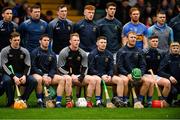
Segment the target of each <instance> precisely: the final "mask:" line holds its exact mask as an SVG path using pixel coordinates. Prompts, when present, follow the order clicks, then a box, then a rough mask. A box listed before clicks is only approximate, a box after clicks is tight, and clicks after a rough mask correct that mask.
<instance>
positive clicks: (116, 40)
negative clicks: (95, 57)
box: [97, 18, 122, 53]
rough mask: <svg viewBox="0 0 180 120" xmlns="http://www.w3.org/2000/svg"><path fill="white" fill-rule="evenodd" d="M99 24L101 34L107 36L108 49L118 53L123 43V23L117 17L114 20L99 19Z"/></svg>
mask: <svg viewBox="0 0 180 120" xmlns="http://www.w3.org/2000/svg"><path fill="white" fill-rule="evenodd" d="M97 25H98V26H99V29H100V35H101V36H105V37H107V49H108V50H109V51H110V52H112V53H116V52H117V51H118V50H119V48H120V47H121V45H122V41H121V31H122V23H121V22H120V21H119V20H117V19H116V18H114V19H113V20H108V19H106V18H102V19H100V20H98V21H97Z"/></svg>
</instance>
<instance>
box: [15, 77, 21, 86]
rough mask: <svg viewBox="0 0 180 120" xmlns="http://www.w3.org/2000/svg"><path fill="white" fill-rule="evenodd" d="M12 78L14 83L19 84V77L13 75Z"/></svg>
mask: <svg viewBox="0 0 180 120" xmlns="http://www.w3.org/2000/svg"><path fill="white" fill-rule="evenodd" d="M13 80H14V82H15V84H16V85H20V84H21V82H20V79H19V78H18V77H16V76H14V77H13Z"/></svg>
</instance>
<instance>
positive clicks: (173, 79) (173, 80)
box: [169, 76, 177, 84]
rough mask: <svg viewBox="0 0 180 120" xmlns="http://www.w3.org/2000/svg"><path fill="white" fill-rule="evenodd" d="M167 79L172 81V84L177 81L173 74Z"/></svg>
mask: <svg viewBox="0 0 180 120" xmlns="http://www.w3.org/2000/svg"><path fill="white" fill-rule="evenodd" d="M169 80H170V81H171V82H172V84H176V83H177V80H176V79H175V78H174V77H173V76H171V77H169Z"/></svg>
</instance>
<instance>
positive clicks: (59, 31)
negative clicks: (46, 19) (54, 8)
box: [49, 18, 72, 54]
mask: <svg viewBox="0 0 180 120" xmlns="http://www.w3.org/2000/svg"><path fill="white" fill-rule="evenodd" d="M49 29H50V36H51V38H52V39H53V44H52V49H53V51H54V52H55V53H56V54H59V52H60V51H61V50H62V49H63V48H64V47H67V46H69V39H70V34H71V33H72V21H70V20H68V19H66V20H60V19H59V18H55V19H54V20H52V21H51V22H50V23H49Z"/></svg>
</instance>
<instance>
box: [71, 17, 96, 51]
mask: <svg viewBox="0 0 180 120" xmlns="http://www.w3.org/2000/svg"><path fill="white" fill-rule="evenodd" d="M74 32H77V33H79V35H80V41H81V42H80V47H81V48H82V49H83V50H85V51H86V52H91V51H92V50H93V49H94V48H96V39H97V37H98V36H99V29H98V26H97V25H96V23H95V22H93V21H89V20H85V19H84V20H81V21H79V22H78V23H77V24H75V25H74Z"/></svg>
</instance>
